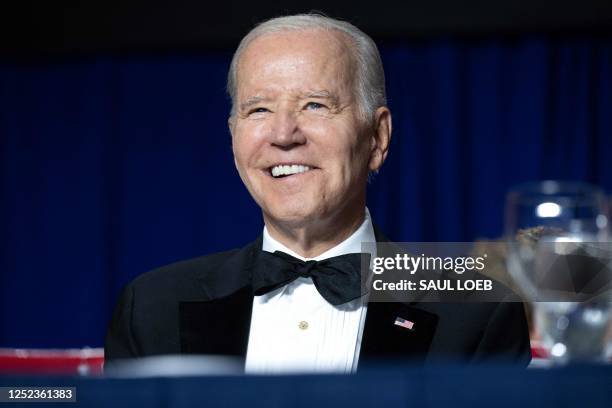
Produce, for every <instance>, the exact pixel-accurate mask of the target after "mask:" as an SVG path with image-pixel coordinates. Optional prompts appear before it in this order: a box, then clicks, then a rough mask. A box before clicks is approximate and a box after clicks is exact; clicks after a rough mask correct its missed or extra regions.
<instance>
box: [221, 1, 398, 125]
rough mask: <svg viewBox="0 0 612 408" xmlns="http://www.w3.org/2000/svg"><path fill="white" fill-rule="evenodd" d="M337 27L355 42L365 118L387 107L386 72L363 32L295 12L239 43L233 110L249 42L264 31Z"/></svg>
mask: <svg viewBox="0 0 612 408" xmlns="http://www.w3.org/2000/svg"><path fill="white" fill-rule="evenodd" d="M307 30H330V31H331V30H335V31H339V32H341V33H344V34H346V35H347V36H348V37H349V39H350V40H351V42H352V47H350V51H351V54H352V56H353V61H354V63H355V65H356V67H355V83H354V85H355V95H356V96H357V101H358V105H359V108H360V109H361V112H362V114H363V115H364V116H365V118H367V119H369V120H371V119H373V117H374V112H375V111H376V109H378V108H379V107H381V106H386V104H387V96H386V93H385V73H384V71H383V66H382V61H381V59H380V54H379V52H378V48H377V47H376V44H375V43H374V41H373V40H372V39H371V38H370V37H369V36H368V35H367V34H365V33H364V32H363V31H361V30H360V29H358V28H357V27H355V26H354V25H352V24H351V23H348V22H346V21H341V20H335V19H333V18H330V17H327V16H324V15H321V14H315V13H310V14H296V15H293V16H286V17H277V18H273V19H271V20H267V21H265V22H263V23H261V24H259V25H257V26H256V27H255V28H253V29H252V30H251V31H250V32H249V33H248V34H247V35H246V36H245V37H244V38H243V39H242V41H240V45H238V49H236V52H235V53H234V56H233V58H232V63H231V65H230V69H229V73H228V75H227V92H228V93H229V95H230V97H231V98H232V112H231V115H232V116H234V114H235V112H236V111H235V109H236V87H237V83H236V82H237V78H236V74H237V69H238V62H239V60H240V56H241V55H242V53H243V52H244V50H245V49H246V48H247V47H248V45H249V44H250V43H251V42H252V41H253V40H255V39H256V38H258V37H261V36H263V35H265V34H272V33H278V32H283V31H307Z"/></svg>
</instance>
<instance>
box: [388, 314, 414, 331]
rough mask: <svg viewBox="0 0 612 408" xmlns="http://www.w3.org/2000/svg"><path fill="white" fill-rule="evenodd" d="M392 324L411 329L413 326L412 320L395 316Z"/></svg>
mask: <svg viewBox="0 0 612 408" xmlns="http://www.w3.org/2000/svg"><path fill="white" fill-rule="evenodd" d="M393 324H395V325H396V326H399V327H403V328H404V329H408V330H412V329H413V328H414V322H411V321H410V320H406V319H402V318H401V317H396V318H395V323H393Z"/></svg>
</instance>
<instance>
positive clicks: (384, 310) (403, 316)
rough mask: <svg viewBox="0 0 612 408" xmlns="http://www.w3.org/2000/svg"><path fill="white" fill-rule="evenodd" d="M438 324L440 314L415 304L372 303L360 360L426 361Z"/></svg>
mask: <svg viewBox="0 0 612 408" xmlns="http://www.w3.org/2000/svg"><path fill="white" fill-rule="evenodd" d="M437 324H438V316H437V315H435V314H433V313H430V312H426V311H424V310H421V309H418V308H417V307H415V306H412V305H408V304H404V303H370V304H368V312H367V315H366V321H365V327H364V329H363V339H362V341H361V352H360V354H361V357H360V360H365V361H367V360H370V359H381V358H389V359H391V358H393V359H407V360H408V359H409V360H423V359H424V358H425V357H426V356H427V352H428V351H429V347H430V345H431V341H432V340H433V336H434V334H435V331H436V326H437ZM406 326H412V328H407V327H406Z"/></svg>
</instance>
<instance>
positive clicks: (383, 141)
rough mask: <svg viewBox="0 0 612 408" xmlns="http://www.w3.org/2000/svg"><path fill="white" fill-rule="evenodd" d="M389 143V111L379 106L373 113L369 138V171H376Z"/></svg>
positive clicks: (385, 156)
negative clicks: (372, 124) (372, 125)
mask: <svg viewBox="0 0 612 408" xmlns="http://www.w3.org/2000/svg"><path fill="white" fill-rule="evenodd" d="M389 143H391V111H390V110H389V108H387V107H386V106H381V107H380V108H378V109H376V112H375V113H374V129H373V132H372V136H371V140H370V163H369V168H370V171H374V172H376V171H378V169H380V167H381V166H382V164H383V163H384V161H385V159H386V158H387V152H388V151H389Z"/></svg>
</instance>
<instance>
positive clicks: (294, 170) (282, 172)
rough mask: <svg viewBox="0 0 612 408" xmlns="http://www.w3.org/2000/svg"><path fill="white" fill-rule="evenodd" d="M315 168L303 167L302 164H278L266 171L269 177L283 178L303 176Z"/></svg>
mask: <svg viewBox="0 0 612 408" xmlns="http://www.w3.org/2000/svg"><path fill="white" fill-rule="evenodd" d="M315 168H316V167H312V166H308V165H304V164H278V165H276V166H272V167H270V168H269V169H268V171H269V173H270V175H271V176H272V177H274V178H285V177H290V176H295V175H298V174H304V173H307V172H309V171H312V170H314V169H315Z"/></svg>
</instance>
